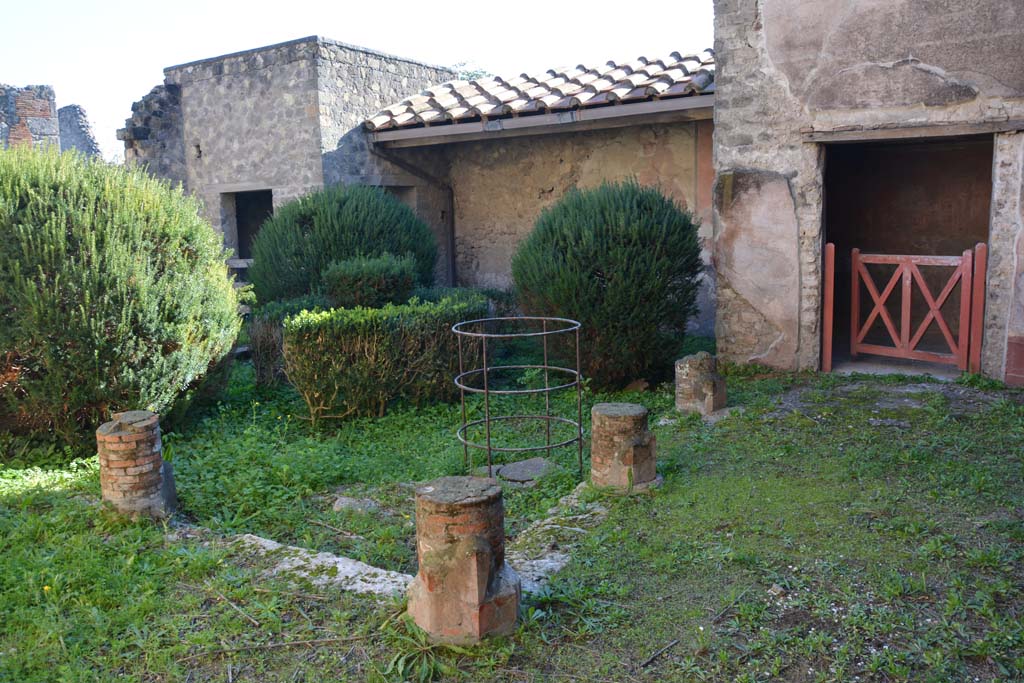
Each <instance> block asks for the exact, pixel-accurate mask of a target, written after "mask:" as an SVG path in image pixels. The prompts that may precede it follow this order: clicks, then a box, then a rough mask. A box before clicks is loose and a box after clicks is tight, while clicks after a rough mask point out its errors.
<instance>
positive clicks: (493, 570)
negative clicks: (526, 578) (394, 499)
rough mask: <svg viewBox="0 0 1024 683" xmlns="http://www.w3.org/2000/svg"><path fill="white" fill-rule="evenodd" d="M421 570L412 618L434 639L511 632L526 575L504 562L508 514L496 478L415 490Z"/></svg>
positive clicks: (464, 639) (445, 480)
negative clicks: (521, 582) (522, 576)
mask: <svg viewBox="0 0 1024 683" xmlns="http://www.w3.org/2000/svg"><path fill="white" fill-rule="evenodd" d="M416 556H417V558H418V560H419V572H418V573H417V574H416V578H415V579H414V580H413V582H412V584H410V586H409V614H410V615H412V618H413V619H414V620H415V621H416V623H417V624H419V626H420V628H422V629H423V630H424V631H426V632H427V633H428V634H430V637H431V639H432V640H434V641H435V642H444V643H454V644H461V645H466V644H472V643H477V642H479V641H480V640H481V639H483V638H485V637H486V636H489V635H500V634H506V633H509V632H511V631H512V630H513V629H514V628H515V625H516V618H517V617H518V614H519V600H520V597H521V592H522V589H521V586H520V581H519V575H518V574H516V572H515V570H513V569H512V568H511V567H509V566H508V565H507V564H505V509H504V505H503V502H502V498H501V487H500V486H499V485H498V482H497V480H495V479H485V478H482V477H442V478H440V479H436V480H434V481H432V482H430V483H429V484H426V485H424V486H421V487H419V488H418V489H416Z"/></svg>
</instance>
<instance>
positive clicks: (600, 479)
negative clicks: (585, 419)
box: [590, 403, 661, 491]
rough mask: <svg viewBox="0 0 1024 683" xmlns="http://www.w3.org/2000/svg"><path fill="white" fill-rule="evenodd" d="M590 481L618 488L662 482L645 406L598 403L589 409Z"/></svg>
mask: <svg viewBox="0 0 1024 683" xmlns="http://www.w3.org/2000/svg"><path fill="white" fill-rule="evenodd" d="M590 416H591V429H592V437H591V444H590V481H591V483H593V484H594V486H599V487H602V488H612V489H616V490H619V491H642V490H644V489H646V488H649V487H651V486H656V485H657V484H659V483H660V482H661V478H660V477H658V473H657V471H656V469H655V464H656V457H655V439H654V434H652V433H651V432H650V431H649V430H648V429H647V408H644V407H643V406H641V405H636V404H634V403H598V404H595V405H594V407H593V409H592V410H591V412H590Z"/></svg>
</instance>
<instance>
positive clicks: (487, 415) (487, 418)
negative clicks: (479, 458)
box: [482, 337, 494, 477]
mask: <svg viewBox="0 0 1024 683" xmlns="http://www.w3.org/2000/svg"><path fill="white" fill-rule="evenodd" d="M482 339H483V343H484V427H485V428H486V431H487V476H488V477H493V476H494V472H492V471H491V468H492V464H493V463H492V460H491V391H490V388H489V386H488V384H487V375H488V368H487V337H482Z"/></svg>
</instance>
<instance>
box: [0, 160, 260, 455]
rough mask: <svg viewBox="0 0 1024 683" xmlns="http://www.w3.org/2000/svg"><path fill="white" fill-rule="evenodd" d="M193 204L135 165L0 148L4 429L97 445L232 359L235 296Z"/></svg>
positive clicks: (213, 238)
mask: <svg viewBox="0 0 1024 683" xmlns="http://www.w3.org/2000/svg"><path fill="white" fill-rule="evenodd" d="M225 256H226V254H225V253H224V250H223V247H222V243H221V239H220V237H219V236H218V235H217V233H215V232H214V230H213V228H211V227H210V225H209V224H208V223H207V222H206V221H204V220H203V219H202V218H201V217H200V214H199V207H198V205H197V204H196V202H195V201H194V200H192V199H190V198H188V197H185V196H184V195H183V194H182V193H181V191H180V190H176V189H172V188H171V187H170V186H169V185H168V184H167V183H166V182H162V181H158V180H155V179H153V178H151V177H149V176H148V175H147V174H145V173H144V172H142V171H140V170H132V169H128V168H123V167H118V166H112V165H109V164H106V163H102V162H96V161H88V160H86V159H84V158H83V157H81V156H78V155H75V154H64V155H59V154H57V153H56V152H54V151H47V152H43V151H36V150H32V149H29V148H24V147H19V148H15V149H10V150H6V151H0V429H8V430H11V431H19V432H30V431H40V432H41V431H46V432H49V433H51V434H53V435H55V436H56V437H58V438H59V439H61V440H63V441H64V442H65V443H71V444H76V445H82V444H83V443H86V444H87V443H91V442H92V437H91V435H88V431H89V430H91V429H94V428H95V427H96V425H97V424H98V423H100V422H101V421H103V420H104V419H107V418H108V417H109V416H110V414H111V413H112V412H114V411H117V410H124V409H134V408H151V409H153V410H156V411H157V412H161V413H163V412H165V411H167V410H169V409H170V408H171V407H172V406H173V404H174V403H175V401H176V400H177V399H178V398H179V397H180V396H181V395H182V394H183V393H187V392H189V391H190V390H194V389H195V388H196V387H197V386H198V385H199V383H200V382H201V380H202V379H203V378H204V376H205V375H206V374H207V372H208V370H209V369H210V368H211V367H213V366H215V365H216V364H217V363H218V361H220V360H221V359H222V358H223V357H224V356H225V354H227V353H228V352H229V351H230V349H231V346H232V344H233V343H234V340H235V337H236V335H237V334H238V330H239V326H240V324H241V323H240V320H239V317H238V300H237V298H236V294H235V291H234V288H233V286H232V282H231V280H230V279H229V277H228V273H227V267H226V265H225Z"/></svg>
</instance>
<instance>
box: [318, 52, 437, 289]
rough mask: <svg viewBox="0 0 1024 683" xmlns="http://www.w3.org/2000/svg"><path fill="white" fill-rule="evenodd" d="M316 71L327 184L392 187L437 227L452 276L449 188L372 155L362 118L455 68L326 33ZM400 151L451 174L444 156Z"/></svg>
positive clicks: (412, 161) (434, 172) (425, 165)
mask: <svg viewBox="0 0 1024 683" xmlns="http://www.w3.org/2000/svg"><path fill="white" fill-rule="evenodd" d="M317 72H318V83H319V88H318V92H319V105H320V138H321V152H322V155H323V173H324V184H326V185H333V184H337V183H345V184H351V183H362V184H368V185H378V186H382V187H389V188H392V189H393V191H394V192H395V194H396V195H397V196H399V197H401V198H402V199H403V201H406V202H407V203H408V204H409V206H410V208H412V209H413V211H415V212H416V214H417V215H418V216H419V217H420V218H421V219H422V220H423V221H424V222H426V223H427V224H428V225H429V226H430V227H431V229H432V230H433V232H434V236H435V238H436V239H437V244H438V263H437V273H436V275H437V279H438V282H443V283H448V281H447V263H448V260H449V254H448V240H449V236H448V228H447V215H446V212H447V211H448V193H447V192H446V191H445V190H444V189H443V188H441V187H438V186H437V185H436V184H433V183H431V182H429V181H427V180H425V179H424V178H421V177H418V176H417V175H414V174H412V173H410V172H409V171H407V170H405V169H403V168H400V167H398V166H396V165H394V164H392V163H390V162H388V161H385V160H384V159H381V158H380V157H378V156H375V155H374V154H372V153H371V152H370V143H369V138H368V134H367V132H366V130H365V129H364V128H363V126H362V122H363V121H364V120H366V119H367V118H369V117H370V116H373V115H374V114H376V113H377V112H378V111H380V110H381V109H383V108H384V107H386V106H388V105H390V104H393V103H395V102H398V101H399V100H401V99H403V98H405V97H408V96H409V95H410V94H412V93H415V92H419V91H421V90H425V89H427V88H428V87H430V86H431V85H437V84H439V83H444V82H445V81H450V80H452V79H453V78H455V76H456V74H455V72H454V71H452V70H451V69H447V68H444V67H439V66H432V65H429V64H423V63H420V62H416V61H413V60H409V59H404V58H402V57H396V56H393V55H387V54H383V53H379V52H375V51H373V50H366V49H364V48H359V47H355V46H351V45H346V44H344V43H339V42H336V41H332V40H328V39H325V38H321V39H320V45H319V50H318V62H317ZM395 156H397V157H400V158H401V159H402V160H403V161H405V162H406V163H408V164H412V165H413V166H415V167H416V168H418V169H422V170H424V171H426V172H427V173H429V174H430V175H431V176H434V177H435V178H439V179H440V178H444V177H446V176H447V164H446V161H445V159H444V158H443V157H442V156H439V155H434V154H429V153H427V154H424V153H421V152H417V151H399V152H397V153H396V154H395ZM448 284H451V283H448Z"/></svg>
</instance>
